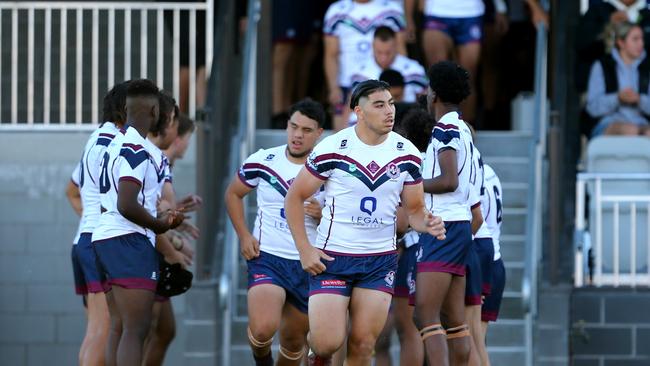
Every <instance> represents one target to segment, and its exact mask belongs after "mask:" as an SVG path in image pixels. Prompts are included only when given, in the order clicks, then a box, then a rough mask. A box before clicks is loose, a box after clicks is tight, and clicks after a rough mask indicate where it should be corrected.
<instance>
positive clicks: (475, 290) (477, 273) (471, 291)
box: [465, 244, 482, 306]
mask: <svg viewBox="0 0 650 366" xmlns="http://www.w3.org/2000/svg"><path fill="white" fill-rule="evenodd" d="M475 247H476V246H475V245H474V244H472V245H470V246H469V250H468V251H467V257H466V259H465V263H466V266H467V273H466V274H465V305H470V306H471V305H481V284H482V281H481V262H480V261H479V258H478V254H476V248H475Z"/></svg>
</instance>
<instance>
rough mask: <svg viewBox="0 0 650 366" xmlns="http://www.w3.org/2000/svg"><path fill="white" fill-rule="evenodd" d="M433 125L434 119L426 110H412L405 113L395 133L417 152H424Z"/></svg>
mask: <svg viewBox="0 0 650 366" xmlns="http://www.w3.org/2000/svg"><path fill="white" fill-rule="evenodd" d="M435 124H436V119H435V118H433V116H432V115H431V114H429V113H428V112H427V111H426V110H423V109H420V108H413V109H411V110H410V111H408V113H406V116H405V117H404V120H402V123H401V124H400V126H399V130H397V131H396V132H398V133H399V134H400V135H402V136H404V137H405V138H407V139H408V140H409V141H411V142H412V143H413V145H415V147H417V148H418V150H420V151H426V150H427V147H428V146H429V140H430V139H431V131H432V130H433V126H434V125H435Z"/></svg>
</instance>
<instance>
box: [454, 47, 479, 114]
mask: <svg viewBox="0 0 650 366" xmlns="http://www.w3.org/2000/svg"><path fill="white" fill-rule="evenodd" d="M480 57H481V43H480V42H470V43H466V44H463V45H460V46H458V63H459V64H460V66H462V67H463V68H464V69H465V70H467V71H468V72H469V82H470V87H471V91H472V92H471V94H470V95H469V97H467V99H466V100H465V101H464V102H463V103H462V111H463V120H464V121H467V122H470V123H472V122H474V120H475V119H476V72H477V69H478V62H479V59H480Z"/></svg>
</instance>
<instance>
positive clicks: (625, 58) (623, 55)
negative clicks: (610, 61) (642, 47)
mask: <svg viewBox="0 0 650 366" xmlns="http://www.w3.org/2000/svg"><path fill="white" fill-rule="evenodd" d="M619 55H621V60H623V63H624V64H626V65H629V64H631V63H633V62H634V60H636V59H635V58H634V57H632V56H630V55H628V54H627V53H625V52H620V51H619Z"/></svg>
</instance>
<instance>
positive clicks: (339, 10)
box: [323, 0, 406, 87]
mask: <svg viewBox="0 0 650 366" xmlns="http://www.w3.org/2000/svg"><path fill="white" fill-rule="evenodd" d="M379 26H388V27H390V28H392V29H393V30H394V31H395V32H400V31H402V30H403V29H404V28H405V27H406V23H405V20H404V10H403V9H402V8H400V7H399V5H397V4H396V3H395V2H394V1H388V0H371V1H370V2H367V3H358V2H356V1H350V0H340V1H337V2H335V3H333V4H332V5H330V7H329V8H328V9H327V12H326V13H325V21H324V25H323V33H324V34H325V35H328V36H334V37H337V38H338V39H339V74H338V76H337V80H338V82H339V86H342V87H350V77H351V73H352V71H353V69H354V66H355V65H358V64H360V63H362V62H364V61H365V60H367V59H369V58H372V39H373V37H374V34H375V29H377V27H379Z"/></svg>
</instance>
